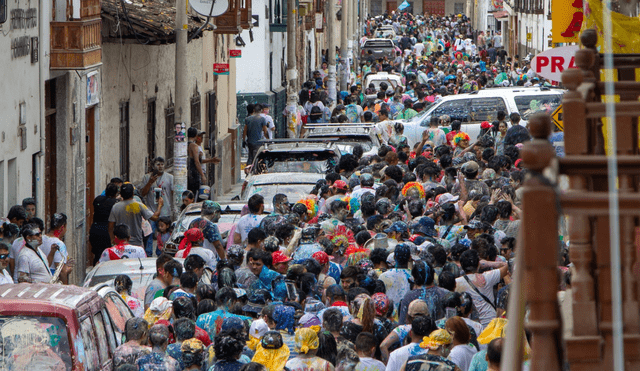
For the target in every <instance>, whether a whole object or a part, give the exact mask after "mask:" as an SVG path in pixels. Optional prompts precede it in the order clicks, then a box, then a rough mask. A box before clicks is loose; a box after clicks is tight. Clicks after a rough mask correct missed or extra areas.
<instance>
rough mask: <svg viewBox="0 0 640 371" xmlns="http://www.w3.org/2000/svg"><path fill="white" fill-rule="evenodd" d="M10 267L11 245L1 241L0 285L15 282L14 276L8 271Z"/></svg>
mask: <svg viewBox="0 0 640 371" xmlns="http://www.w3.org/2000/svg"><path fill="white" fill-rule="evenodd" d="M7 267H9V245H7V244H6V243H4V242H0V285H3V284H5V283H13V277H11V274H9V272H8V271H7Z"/></svg>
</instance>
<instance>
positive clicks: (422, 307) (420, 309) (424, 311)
mask: <svg viewBox="0 0 640 371" xmlns="http://www.w3.org/2000/svg"><path fill="white" fill-rule="evenodd" d="M407 315H409V316H411V317H414V318H415V317H416V316H429V315H430V313H429V306H428V305H427V302H425V301H424V300H422V299H416V300H414V301H412V302H411V304H409V308H407Z"/></svg>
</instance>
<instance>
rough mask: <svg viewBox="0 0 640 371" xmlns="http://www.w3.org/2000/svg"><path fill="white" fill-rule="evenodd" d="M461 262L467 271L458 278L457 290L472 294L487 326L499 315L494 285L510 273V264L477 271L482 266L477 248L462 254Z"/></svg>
mask: <svg viewBox="0 0 640 371" xmlns="http://www.w3.org/2000/svg"><path fill="white" fill-rule="evenodd" d="M460 264H461V265H462V269H463V270H464V272H465V275H464V276H462V277H458V278H456V291H457V292H466V293H468V294H469V295H470V296H471V299H472V300H473V305H474V306H475V307H476V309H477V310H478V314H479V315H480V321H479V322H480V324H482V326H483V327H487V325H488V324H489V322H491V320H492V319H494V318H495V317H496V315H497V313H496V307H495V298H494V295H493V287H494V286H495V285H497V284H498V283H499V282H500V280H501V279H502V278H503V277H505V276H506V275H507V274H509V266H508V265H504V266H503V267H501V268H499V269H493V270H490V271H487V272H484V273H482V274H480V273H477V272H478V268H480V257H479V256H478V252H477V251H476V250H467V251H465V252H463V253H462V255H461V256H460Z"/></svg>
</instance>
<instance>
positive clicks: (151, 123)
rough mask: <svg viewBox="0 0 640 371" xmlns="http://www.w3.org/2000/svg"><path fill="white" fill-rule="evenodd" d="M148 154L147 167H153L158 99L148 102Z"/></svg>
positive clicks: (151, 99)
mask: <svg viewBox="0 0 640 371" xmlns="http://www.w3.org/2000/svg"><path fill="white" fill-rule="evenodd" d="M147 153H148V160H147V165H148V167H152V166H153V159H154V158H155V157H156V98H150V99H149V100H148V101H147Z"/></svg>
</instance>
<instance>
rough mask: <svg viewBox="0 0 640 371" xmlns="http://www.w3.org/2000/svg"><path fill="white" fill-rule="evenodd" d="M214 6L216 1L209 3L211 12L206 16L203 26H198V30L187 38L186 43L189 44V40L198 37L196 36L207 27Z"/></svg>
mask: <svg viewBox="0 0 640 371" xmlns="http://www.w3.org/2000/svg"><path fill="white" fill-rule="evenodd" d="M215 5H216V0H213V1H212V2H211V10H210V11H209V15H208V16H207V20H206V21H205V22H204V24H203V25H202V26H200V28H198V29H197V30H196V32H194V33H193V34H191V36H189V38H188V39H187V43H189V42H191V40H193V39H194V38H196V37H198V35H199V34H200V32H202V30H203V29H204V28H205V27H207V25H208V24H209V21H210V20H211V14H213V7H214V6H215Z"/></svg>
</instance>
